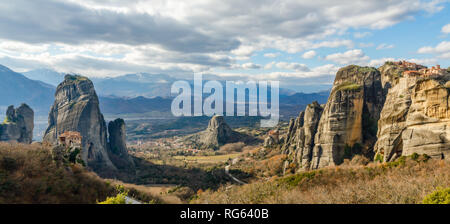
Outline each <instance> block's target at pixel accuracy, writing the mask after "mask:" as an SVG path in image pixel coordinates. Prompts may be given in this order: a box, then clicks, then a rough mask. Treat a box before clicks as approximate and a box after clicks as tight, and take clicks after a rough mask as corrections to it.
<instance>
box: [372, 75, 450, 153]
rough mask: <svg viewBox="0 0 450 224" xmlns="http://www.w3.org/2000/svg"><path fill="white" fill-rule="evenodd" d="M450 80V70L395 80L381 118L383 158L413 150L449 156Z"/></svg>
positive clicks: (379, 146)
mask: <svg viewBox="0 0 450 224" xmlns="http://www.w3.org/2000/svg"><path fill="white" fill-rule="evenodd" d="M449 80H450V74H448V73H447V74H444V75H442V76H434V77H433V76H432V77H426V78H423V77H422V78H421V77H401V78H399V80H398V82H397V83H394V85H393V87H392V88H391V89H390V91H389V94H388V96H387V99H386V104H385V106H384V108H383V111H382V113H381V118H380V120H379V121H378V126H379V131H378V134H377V135H378V141H377V143H376V145H375V148H374V150H375V152H376V153H377V154H378V155H379V157H380V158H381V157H382V158H383V161H392V160H394V159H395V158H397V157H399V156H401V155H411V154H413V153H418V154H427V155H429V156H432V157H437V158H447V159H448V157H449V156H450V155H449V153H450V112H449V111H450V108H449V99H450V98H449V97H450V96H449V95H450V94H449V92H450V82H449ZM378 155H377V156H378Z"/></svg>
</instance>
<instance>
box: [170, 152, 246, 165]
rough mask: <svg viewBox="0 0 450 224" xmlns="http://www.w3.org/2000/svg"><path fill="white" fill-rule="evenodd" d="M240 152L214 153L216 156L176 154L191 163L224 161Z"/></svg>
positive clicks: (177, 157)
mask: <svg viewBox="0 0 450 224" xmlns="http://www.w3.org/2000/svg"><path fill="white" fill-rule="evenodd" d="M239 155H240V153H232V154H226V155H214V156H174V157H173V158H175V159H177V160H182V161H186V162H189V163H224V162H226V161H228V160H229V159H234V158H236V157H238V156H239Z"/></svg>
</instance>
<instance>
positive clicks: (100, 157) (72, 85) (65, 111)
mask: <svg viewBox="0 0 450 224" xmlns="http://www.w3.org/2000/svg"><path fill="white" fill-rule="evenodd" d="M48 122H49V126H48V128H47V130H46V132H45V136H44V141H47V142H50V143H52V144H55V145H56V144H57V138H58V136H59V135H60V134H62V133H64V132H66V131H77V132H79V133H80V134H81V136H82V142H81V145H82V148H83V149H82V152H81V158H82V159H83V161H84V162H85V163H86V164H87V165H88V166H89V167H91V168H93V169H94V170H95V171H97V172H100V173H108V174H110V173H111V171H115V170H117V167H116V165H115V164H114V163H113V162H112V161H111V158H110V155H109V153H108V151H109V150H108V148H109V147H111V148H113V150H115V149H117V152H118V153H119V155H123V156H124V157H126V158H127V159H126V160H128V154H126V146H125V143H124V142H123V141H124V136H123V135H122V134H125V132H124V131H123V130H122V129H121V128H123V127H122V126H121V124H119V125H118V126H120V127H119V128H120V130H119V131H117V130H116V129H114V128H115V127H116V126H115V125H112V127H113V129H114V130H112V134H113V141H112V143H111V144H109V145H108V143H107V128H106V123H105V120H104V118H103V114H102V113H101V112H100V108H99V102H98V97H97V94H96V92H95V89H94V85H93V84H92V82H91V81H90V80H89V79H88V78H86V77H83V76H78V75H66V76H65V78H64V81H63V82H62V83H60V84H59V85H58V87H57V89H56V93H55V102H54V104H53V106H52V107H51V109H50V113H49V121H48ZM118 123H121V122H118ZM115 144H118V145H117V146H116V145H115ZM125 154H126V155H125Z"/></svg>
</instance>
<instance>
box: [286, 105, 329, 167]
mask: <svg viewBox="0 0 450 224" xmlns="http://www.w3.org/2000/svg"><path fill="white" fill-rule="evenodd" d="M322 111H323V108H322V106H320V105H319V103H317V101H314V102H313V103H311V104H309V105H308V106H306V109H305V111H302V112H300V115H299V116H298V117H297V118H296V119H295V120H294V119H291V121H290V124H289V129H288V133H287V136H286V142H285V144H284V145H283V147H282V151H283V153H285V154H288V162H289V163H295V164H296V165H297V167H298V168H299V169H300V170H308V169H310V167H311V160H312V153H313V148H314V136H315V135H316V132H317V126H318V124H319V120H320V117H321V115H322Z"/></svg>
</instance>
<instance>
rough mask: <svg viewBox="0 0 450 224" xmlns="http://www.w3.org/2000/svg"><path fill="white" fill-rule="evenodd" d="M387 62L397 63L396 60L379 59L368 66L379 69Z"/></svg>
mask: <svg viewBox="0 0 450 224" xmlns="http://www.w3.org/2000/svg"><path fill="white" fill-rule="evenodd" d="M387 61H396V60H395V58H379V59H372V60H370V62H369V63H368V64H367V66H370V67H379V66H381V65H383V64H384V63H385V62H387Z"/></svg>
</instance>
